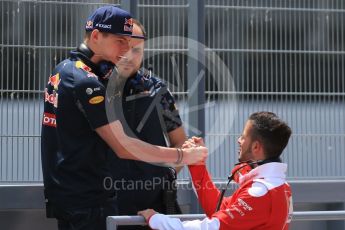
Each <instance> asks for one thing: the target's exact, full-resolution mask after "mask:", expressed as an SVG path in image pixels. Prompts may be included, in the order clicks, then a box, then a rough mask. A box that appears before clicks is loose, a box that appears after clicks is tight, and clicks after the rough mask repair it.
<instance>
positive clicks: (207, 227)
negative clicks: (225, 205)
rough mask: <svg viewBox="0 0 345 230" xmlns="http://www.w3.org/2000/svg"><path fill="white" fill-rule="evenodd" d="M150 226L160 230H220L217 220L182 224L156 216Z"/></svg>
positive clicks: (166, 217)
mask: <svg viewBox="0 0 345 230" xmlns="http://www.w3.org/2000/svg"><path fill="white" fill-rule="evenodd" d="M149 226H150V227H151V228H152V229H158V230H218V229H219V220H218V219H217V218H212V219H208V218H205V219H203V220H192V221H183V222H182V221H181V220H180V219H178V218H171V217H168V216H165V215H163V214H155V215H153V216H152V217H151V218H150V222H149Z"/></svg>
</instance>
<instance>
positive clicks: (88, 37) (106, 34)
mask: <svg viewBox="0 0 345 230" xmlns="http://www.w3.org/2000/svg"><path fill="white" fill-rule="evenodd" d="M91 33H92V31H85V34H84V41H87V40H89V39H90V37H91ZM100 33H101V34H102V35H103V37H107V36H108V35H109V33H106V32H101V31H100Z"/></svg>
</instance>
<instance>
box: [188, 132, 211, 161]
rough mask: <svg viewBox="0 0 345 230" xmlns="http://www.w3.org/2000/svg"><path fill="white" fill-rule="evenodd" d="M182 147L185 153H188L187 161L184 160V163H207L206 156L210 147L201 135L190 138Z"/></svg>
mask: <svg viewBox="0 0 345 230" xmlns="http://www.w3.org/2000/svg"><path fill="white" fill-rule="evenodd" d="M182 149H183V151H184V152H185V153H187V154H185V155H186V157H185V160H186V161H187V162H186V161H183V163H185V164H187V165H199V164H205V161H206V158H207V156H208V149H207V148H206V147H205V143H204V141H203V139H202V138H201V137H192V138H190V139H188V140H187V141H185V142H184V144H183V145H182ZM189 152H190V153H191V155H188V153H189ZM187 157H191V158H192V159H189V158H187ZM190 161H194V162H190ZM188 162H189V163H188Z"/></svg>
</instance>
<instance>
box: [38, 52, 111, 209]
mask: <svg viewBox="0 0 345 230" xmlns="http://www.w3.org/2000/svg"><path fill="white" fill-rule="evenodd" d="M96 88H98V91H97V90H95V89H96ZM86 89H90V90H92V91H93V92H92V93H91V91H90V90H86ZM102 91H104V86H103V84H102V83H100V82H99V81H98V80H97V76H96V75H95V74H93V73H92V72H91V69H90V67H88V66H86V65H85V64H84V63H83V62H82V61H81V60H79V59H78V58H77V57H76V56H73V55H72V59H66V60H65V61H63V62H62V63H60V64H59V65H58V66H57V67H56V69H55V70H54V71H53V73H52V76H51V77H50V78H49V81H48V84H47V88H46V91H45V105H44V115H43V125H42V165H43V174H44V182H45V188H46V195H47V197H48V199H49V200H50V201H51V202H52V203H54V204H58V205H59V206H63V207H83V206H88V205H93V204H97V203H99V202H100V201H101V200H104V199H105V197H107V196H108V195H107V192H106V191H105V189H104V188H103V180H102V178H105V177H106V176H108V175H109V173H108V170H107V168H106V165H105V162H106V154H105V152H106V151H107V149H108V147H107V145H106V144H105V142H104V141H103V140H102V139H101V138H100V137H99V136H98V135H97V134H96V132H94V131H93V129H92V127H93V126H98V125H99V124H98V123H99V122H102V120H99V121H95V120H94V118H92V116H91V117H90V116H89V115H90V114H92V113H93V110H95V109H97V108H92V109H91V108H90V107H98V106H101V103H102V100H103V101H104V97H103V96H102ZM103 103H104V102H103ZM87 104H89V105H87ZM88 117H90V119H88Z"/></svg>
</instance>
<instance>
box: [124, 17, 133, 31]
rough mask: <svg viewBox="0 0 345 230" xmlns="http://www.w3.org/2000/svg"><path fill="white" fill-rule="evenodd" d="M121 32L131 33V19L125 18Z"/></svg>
mask: <svg viewBox="0 0 345 230" xmlns="http://www.w3.org/2000/svg"><path fill="white" fill-rule="evenodd" d="M123 30H124V31H127V32H132V31H133V19H132V18H129V19H127V18H125V24H124V25H123Z"/></svg>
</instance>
